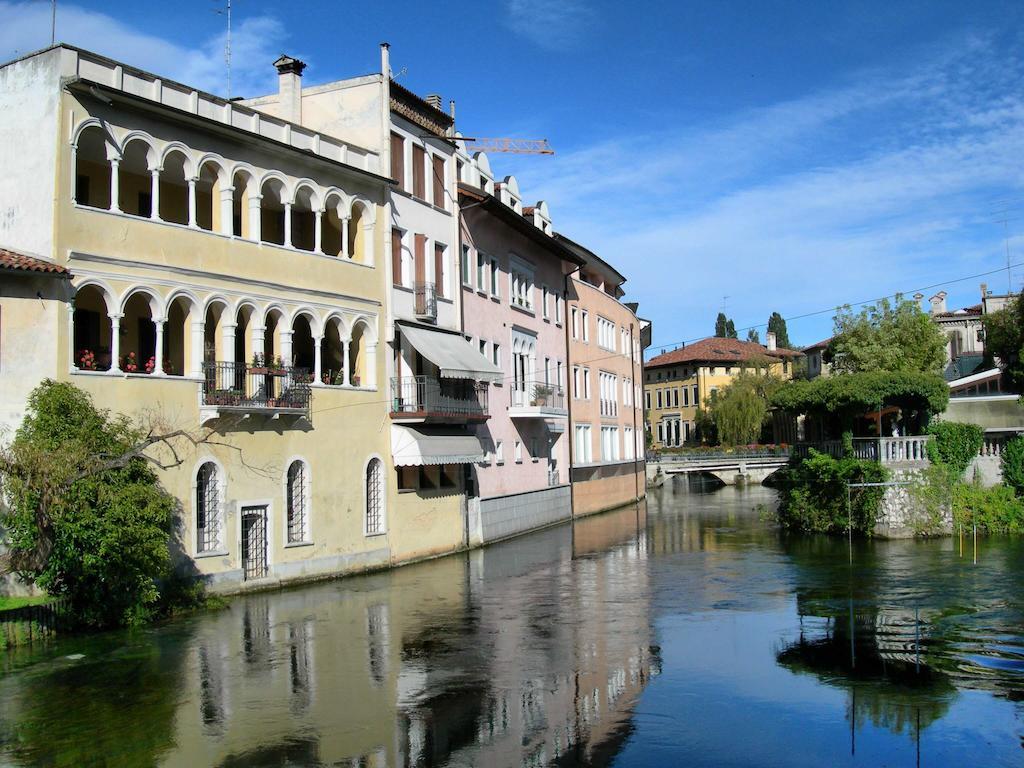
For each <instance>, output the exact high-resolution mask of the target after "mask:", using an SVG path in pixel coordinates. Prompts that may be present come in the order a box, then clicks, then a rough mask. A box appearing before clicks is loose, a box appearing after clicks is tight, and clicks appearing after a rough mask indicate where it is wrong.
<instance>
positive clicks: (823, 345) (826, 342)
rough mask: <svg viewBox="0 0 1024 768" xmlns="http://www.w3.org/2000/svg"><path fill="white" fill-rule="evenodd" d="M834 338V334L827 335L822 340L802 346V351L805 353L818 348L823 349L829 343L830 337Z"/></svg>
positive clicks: (815, 350) (830, 341)
mask: <svg viewBox="0 0 1024 768" xmlns="http://www.w3.org/2000/svg"><path fill="white" fill-rule="evenodd" d="M834 338H835V336H829V337H828V338H827V339H825V340H824V341H819V342H818V343H817V344H811V346H809V347H804V348H803V350H802V351H803V353H804V354H805V355H806V354H807V353H808V352H817V351H818V350H819V349H825V348H826V347H827V346H828V345H829V344H831V343H832V339H834Z"/></svg>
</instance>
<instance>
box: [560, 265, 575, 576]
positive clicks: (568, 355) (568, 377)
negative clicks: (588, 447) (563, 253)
mask: <svg viewBox="0 0 1024 768" xmlns="http://www.w3.org/2000/svg"><path fill="white" fill-rule="evenodd" d="M576 272H579V267H576V269H574V270H573V271H572V272H569V273H568V274H566V275H565V278H564V283H565V284H564V285H563V286H562V305H563V306H564V307H565V315H564V316H563V317H562V329H563V330H564V331H565V381H566V383H567V384H571V382H572V381H573V379H572V343H571V342H570V340H569V339H570V335H569V325H570V322H569V318H570V317H571V316H572V314H571V312H570V309H569V278H571V277H572V275H574V274H575V273H576ZM566 390H568V391H567V393H566V398H565V402H566V404H567V405H568V408H567V409H566V410H567V412H568V415H567V417H566V419H567V429H566V432H567V433H568V434H567V435H566V437H567V439H568V440H569V520H570V521H571V522H572V556H573V557H574V558H575V557H576V491H575V489H574V488H573V482H572V469H573V466H574V465H575V463H576V431H575V429H574V428H573V423H572V387H571V386H567V387H566Z"/></svg>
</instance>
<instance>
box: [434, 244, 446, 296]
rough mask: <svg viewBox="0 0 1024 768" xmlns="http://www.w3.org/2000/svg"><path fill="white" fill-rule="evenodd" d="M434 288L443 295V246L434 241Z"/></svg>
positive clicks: (439, 294) (438, 293)
mask: <svg viewBox="0 0 1024 768" xmlns="http://www.w3.org/2000/svg"><path fill="white" fill-rule="evenodd" d="M434 290H435V291H437V295H438V296H442V297H443V296H444V246H443V245H438V244H437V243H434Z"/></svg>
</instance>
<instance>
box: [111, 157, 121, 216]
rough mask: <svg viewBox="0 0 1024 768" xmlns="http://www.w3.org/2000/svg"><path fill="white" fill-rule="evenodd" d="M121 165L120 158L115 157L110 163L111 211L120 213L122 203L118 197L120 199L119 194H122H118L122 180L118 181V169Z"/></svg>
mask: <svg viewBox="0 0 1024 768" xmlns="http://www.w3.org/2000/svg"><path fill="white" fill-rule="evenodd" d="M120 165H121V160H120V158H117V157H115V158H112V159H111V161H110V210H112V211H120V210H121V202H120V201H119V200H118V197H119V194H120V193H119V192H118V184H119V182H120V179H118V167H119V166H120Z"/></svg>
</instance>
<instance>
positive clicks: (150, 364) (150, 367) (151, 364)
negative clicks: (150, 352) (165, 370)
mask: <svg viewBox="0 0 1024 768" xmlns="http://www.w3.org/2000/svg"><path fill="white" fill-rule="evenodd" d="M155 369H156V355H154V356H153V357H151V358H149V360H147V361H146V373H152V372H153V371H154V370H155Z"/></svg>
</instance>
